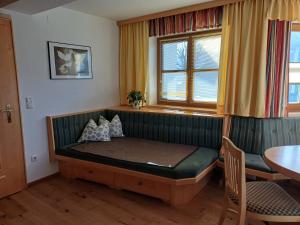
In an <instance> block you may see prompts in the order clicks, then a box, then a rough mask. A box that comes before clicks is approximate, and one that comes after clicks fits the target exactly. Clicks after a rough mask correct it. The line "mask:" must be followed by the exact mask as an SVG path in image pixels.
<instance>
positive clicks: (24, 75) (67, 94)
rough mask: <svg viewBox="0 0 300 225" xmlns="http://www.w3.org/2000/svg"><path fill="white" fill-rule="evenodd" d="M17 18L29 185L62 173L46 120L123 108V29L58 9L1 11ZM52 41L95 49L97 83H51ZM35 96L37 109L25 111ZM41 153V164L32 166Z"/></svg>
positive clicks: (62, 81) (16, 43)
mask: <svg viewBox="0 0 300 225" xmlns="http://www.w3.org/2000/svg"><path fill="white" fill-rule="evenodd" d="M0 12H2V13H6V14H9V15H11V16H12V18H13V31H14V39H15V48H16V59H17V69H18V77H19V89H20V100H21V111H22V125H23V133H24V142H25V157H26V169H27V181H28V182H32V181H34V180H37V179H40V178H42V177H45V176H47V175H50V174H53V173H55V172H57V165H56V163H49V158H48V142H47V130H46V121H45V117H46V116H47V115H55V114H61V113H67V112H76V111H80V110H87V109H93V108H99V107H107V106H112V105H117V104H119V93H118V90H119V84H118V80H119V78H118V46H119V45H118V28H117V26H116V24H115V22H113V21H111V20H108V19H104V18H99V17H94V16H90V15H88V14H84V13H80V12H76V11H72V10H70V9H65V8H56V9H53V10H50V11H46V12H43V13H40V14H36V15H33V16H31V15H25V14H20V13H16V12H13V11H4V10H0ZM47 41H56V42H64V43H72V44H80V45H89V46H91V47H92V58H93V74H94V79H92V80H50V79H49V66H48V52H47ZM27 96H31V97H32V99H33V103H34V106H35V107H34V109H31V110H28V109H26V108H25V97H27ZM32 155H37V157H38V161H37V162H31V156H32Z"/></svg>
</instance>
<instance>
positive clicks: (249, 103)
mask: <svg viewBox="0 0 300 225" xmlns="http://www.w3.org/2000/svg"><path fill="white" fill-rule="evenodd" d="M267 6H268V4H267V2H266V1H262V0H245V1H243V2H237V3H234V4H229V5H226V6H224V17H223V23H222V26H223V29H224V30H223V38H224V39H223V41H224V42H225V43H224V44H223V49H222V56H221V70H220V71H221V79H220V87H221V88H220V91H219V96H218V97H219V98H218V109H219V110H218V111H219V112H220V111H222V107H223V108H224V113H225V114H232V115H240V116H255V117H264V115H265V90H266V88H265V87H266V47H267V32H268V20H267V12H268V11H267V10H268V7H267Z"/></svg>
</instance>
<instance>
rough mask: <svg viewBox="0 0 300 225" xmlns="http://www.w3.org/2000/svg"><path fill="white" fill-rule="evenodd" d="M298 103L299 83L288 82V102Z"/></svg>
mask: <svg viewBox="0 0 300 225" xmlns="http://www.w3.org/2000/svg"><path fill="white" fill-rule="evenodd" d="M297 103H300V84H290V86H289V104H297Z"/></svg>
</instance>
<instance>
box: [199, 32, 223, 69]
mask: <svg viewBox="0 0 300 225" xmlns="http://www.w3.org/2000/svg"><path fill="white" fill-rule="evenodd" d="M220 49H221V36H220V35H218V36H211V37H203V38H198V39H195V40H194V68H195V69H218V68H219V61H220Z"/></svg>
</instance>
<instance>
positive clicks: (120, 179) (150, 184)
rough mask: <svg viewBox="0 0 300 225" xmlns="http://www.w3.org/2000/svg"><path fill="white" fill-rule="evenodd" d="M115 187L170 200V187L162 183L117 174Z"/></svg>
mask: <svg viewBox="0 0 300 225" xmlns="http://www.w3.org/2000/svg"><path fill="white" fill-rule="evenodd" d="M115 186H116V187H119V188H121V189H125V190H129V191H134V192H137V193H140V194H147V195H150V196H153V197H156V198H160V199H164V200H168V199H169V198H170V196H169V195H170V185H168V184H164V183H161V182H159V183H158V182H155V181H152V180H148V179H145V178H138V177H135V176H130V175H124V174H115Z"/></svg>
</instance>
